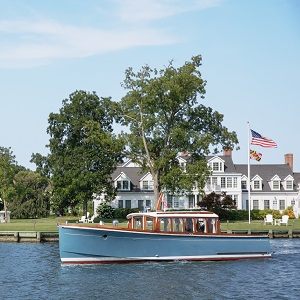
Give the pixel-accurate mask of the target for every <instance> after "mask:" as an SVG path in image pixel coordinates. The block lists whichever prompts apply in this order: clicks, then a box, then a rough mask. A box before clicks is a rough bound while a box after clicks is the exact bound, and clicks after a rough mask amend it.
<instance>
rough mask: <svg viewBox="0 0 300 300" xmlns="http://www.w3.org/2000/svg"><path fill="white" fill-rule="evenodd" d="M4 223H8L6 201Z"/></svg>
mask: <svg viewBox="0 0 300 300" xmlns="http://www.w3.org/2000/svg"><path fill="white" fill-rule="evenodd" d="M4 221H5V223H7V206H6V201H5V200H4Z"/></svg>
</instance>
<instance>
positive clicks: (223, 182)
mask: <svg viewBox="0 0 300 300" xmlns="http://www.w3.org/2000/svg"><path fill="white" fill-rule="evenodd" d="M221 188H223V189H225V188H226V178H225V177H221Z"/></svg>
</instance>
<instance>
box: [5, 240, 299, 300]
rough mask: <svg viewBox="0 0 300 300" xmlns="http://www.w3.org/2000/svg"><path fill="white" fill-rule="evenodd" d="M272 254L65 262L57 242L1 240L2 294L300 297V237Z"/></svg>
mask: <svg viewBox="0 0 300 300" xmlns="http://www.w3.org/2000/svg"><path fill="white" fill-rule="evenodd" d="M271 246H272V251H275V254H274V256H273V258H271V259H257V260H245V261H227V262H169V263H142V264H125V265H118V264H112V265H94V266H93V265H90V266H87V265H85V266H61V264H60V260H59V252H58V243H41V244H35V243H0V253H1V264H0V266H1V272H0V291H1V296H0V297H1V299H23V300H27V299H29V300H34V299H55V300H60V299H70V300H72V299H89V300H90V299H121V300H125V299H172V300H174V299H185V300H189V299H247V300H248V299H257V298H259V299H268V300H269V299H299V298H300V287H299V284H300V283H299V279H300V239H274V240H271Z"/></svg>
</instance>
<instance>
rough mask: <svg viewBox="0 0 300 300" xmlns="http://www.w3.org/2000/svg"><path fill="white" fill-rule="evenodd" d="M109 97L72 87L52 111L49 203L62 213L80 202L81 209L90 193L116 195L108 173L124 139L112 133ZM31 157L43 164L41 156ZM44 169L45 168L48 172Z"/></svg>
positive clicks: (88, 198)
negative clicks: (60, 105)
mask: <svg viewBox="0 0 300 300" xmlns="http://www.w3.org/2000/svg"><path fill="white" fill-rule="evenodd" d="M110 103H111V100H110V98H99V97H98V96H97V95H96V93H94V92H93V93H88V92H85V91H75V92H74V93H72V94H71V95H70V97H69V98H68V99H65V100H63V102H62V108H61V109H60V110H59V113H51V114H50V115H49V119H48V123H49V126H48V129H47V132H48V133H49V134H50V143H49V149H50V154H49V156H48V157H47V163H46V165H47V170H48V171H49V172H50V174H51V183H52V189H53V196H52V199H51V201H52V206H53V207H54V208H56V209H57V210H58V211H59V212H60V213H61V214H63V213H64V212H65V209H66V208H67V207H71V208H74V207H75V206H76V205H78V204H80V205H82V207H83V210H84V213H85V212H86V209H87V201H88V200H91V199H92V195H93V193H101V192H105V193H106V197H107V198H106V199H108V200H111V199H112V198H113V197H114V195H115V190H114V187H113V186H112V185H111V174H112V172H113V171H114V169H115V168H116V166H117V163H119V162H120V161H121V159H122V150H123V141H122V139H121V138H119V137H117V136H116V135H115V134H113V128H112V125H113V114H112V113H111V110H110ZM33 159H36V160H38V161H39V162H40V165H43V164H44V159H41V157H39V156H37V155H35V156H34V157H33ZM48 171H47V172H48Z"/></svg>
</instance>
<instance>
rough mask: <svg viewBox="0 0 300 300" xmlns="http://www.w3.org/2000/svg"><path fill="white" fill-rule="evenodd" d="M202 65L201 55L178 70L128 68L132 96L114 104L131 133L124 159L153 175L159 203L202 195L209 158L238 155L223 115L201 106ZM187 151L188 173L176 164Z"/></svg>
mask: <svg viewBox="0 0 300 300" xmlns="http://www.w3.org/2000/svg"><path fill="white" fill-rule="evenodd" d="M201 61H202V58H201V56H200V55H198V56H194V57H192V58H191V61H187V62H186V63H185V64H184V65H183V66H182V67H179V68H175V67H174V66H173V62H172V61H171V62H170V63H169V65H168V66H166V67H164V68H163V69H161V70H157V69H151V68H150V67H149V66H148V65H146V66H144V67H142V69H141V70H140V71H139V72H138V73H134V72H133V70H132V68H128V69H127V70H126V72H125V75H126V77H125V80H124V82H123V87H124V88H125V89H126V90H127V91H128V92H127V94H126V95H125V97H123V98H122V100H121V102H118V103H115V104H114V110H115V112H116V116H117V121H118V122H120V123H121V124H122V125H125V126H129V129H130V132H129V133H124V134H123V136H124V138H125V139H126V142H127V150H128V151H127V152H126V157H128V158H130V159H132V160H133V161H134V162H136V163H138V164H140V165H141V167H142V168H143V169H144V170H147V171H150V172H151V175H152V177H153V180H154V194H155V198H156V201H157V200H158V196H159V193H160V192H161V191H162V190H164V191H165V192H167V193H168V194H175V193H181V192H185V191H186V192H187V193H188V192H189V191H190V190H191V189H192V188H193V187H194V186H195V185H196V186H197V187H198V189H199V191H202V189H203V187H204V185H205V181H206V179H207V177H208V176H209V174H210V170H209V169H208V167H207V164H206V160H205V155H207V154H209V153H210V149H211V148H213V149H214V150H213V151H214V153H216V152H218V151H219V149H218V148H219V147H220V148H221V149H223V148H226V149H228V148H231V149H234V146H235V144H236V143H237V142H238V140H237V136H236V133H235V132H229V131H228V129H227V128H226V127H224V126H223V125H222V122H223V115H222V114H220V113H218V112H217V111H213V110H212V109H211V108H210V107H206V106H204V105H202V104H200V99H202V98H204V94H205V85H206V81H204V80H203V79H202V77H201V73H200V70H199V68H200V66H201ZM183 151H184V152H187V153H189V154H188V160H189V163H188V166H187V169H186V170H183V169H182V166H181V165H180V163H179V161H178V159H177V157H178V154H179V153H181V152H183Z"/></svg>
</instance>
